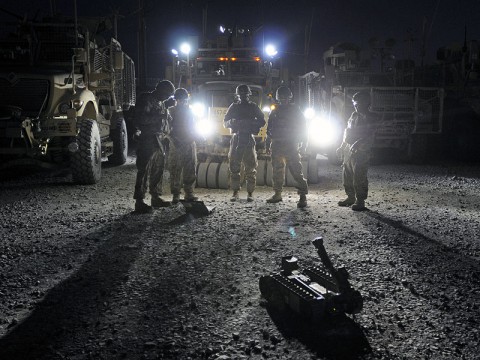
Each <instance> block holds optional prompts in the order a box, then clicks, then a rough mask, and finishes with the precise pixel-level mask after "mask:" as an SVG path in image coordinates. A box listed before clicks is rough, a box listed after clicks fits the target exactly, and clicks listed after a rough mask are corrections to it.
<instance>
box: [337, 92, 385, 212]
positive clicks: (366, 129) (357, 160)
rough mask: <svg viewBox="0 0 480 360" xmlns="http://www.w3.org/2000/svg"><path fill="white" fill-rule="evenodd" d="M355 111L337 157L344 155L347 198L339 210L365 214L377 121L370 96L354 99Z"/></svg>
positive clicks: (356, 96) (363, 95)
mask: <svg viewBox="0 0 480 360" xmlns="http://www.w3.org/2000/svg"><path fill="white" fill-rule="evenodd" d="M352 102H353V107H354V108H355V111H354V112H353V113H352V115H351V116H350V118H349V119H348V123H347V128H346V129H345V131H344V134H343V142H342V144H341V145H340V147H339V148H338V149H337V155H338V156H339V157H340V156H342V155H343V165H342V167H343V175H342V177H343V186H344V188H345V192H346V194H347V198H346V199H345V200H341V201H339V202H338V205H339V206H351V207H352V210H356V211H362V210H365V209H366V208H365V199H366V198H367V195H368V179H367V172H368V164H369V161H370V152H371V148H372V144H373V140H374V135H375V125H376V123H377V121H378V117H377V116H376V115H375V114H374V113H372V112H370V110H369V107H370V93H369V92H368V91H360V92H357V93H355V94H354V95H353V97H352Z"/></svg>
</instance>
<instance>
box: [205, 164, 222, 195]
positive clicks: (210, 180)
mask: <svg viewBox="0 0 480 360" xmlns="http://www.w3.org/2000/svg"><path fill="white" fill-rule="evenodd" d="M218 170H220V164H219V163H210V165H209V166H208V170H207V188H209V189H218Z"/></svg>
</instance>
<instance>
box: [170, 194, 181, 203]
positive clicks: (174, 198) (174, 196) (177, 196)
mask: <svg viewBox="0 0 480 360" xmlns="http://www.w3.org/2000/svg"><path fill="white" fill-rule="evenodd" d="M179 201H180V194H173V197H172V204H177V203H178V202H179Z"/></svg>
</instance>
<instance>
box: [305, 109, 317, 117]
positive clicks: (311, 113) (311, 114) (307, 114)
mask: <svg viewBox="0 0 480 360" xmlns="http://www.w3.org/2000/svg"><path fill="white" fill-rule="evenodd" d="M303 115H304V116H305V118H306V119H308V120H311V119H313V117H314V116H315V110H314V109H312V108H306V109H305V111H304V112H303Z"/></svg>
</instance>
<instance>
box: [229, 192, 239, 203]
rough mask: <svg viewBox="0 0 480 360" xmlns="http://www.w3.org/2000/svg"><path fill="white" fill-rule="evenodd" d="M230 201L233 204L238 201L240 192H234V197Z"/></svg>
mask: <svg viewBox="0 0 480 360" xmlns="http://www.w3.org/2000/svg"><path fill="white" fill-rule="evenodd" d="M230 201H232V202H233V201H238V190H235V191H234V192H233V195H232V197H231V198H230Z"/></svg>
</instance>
